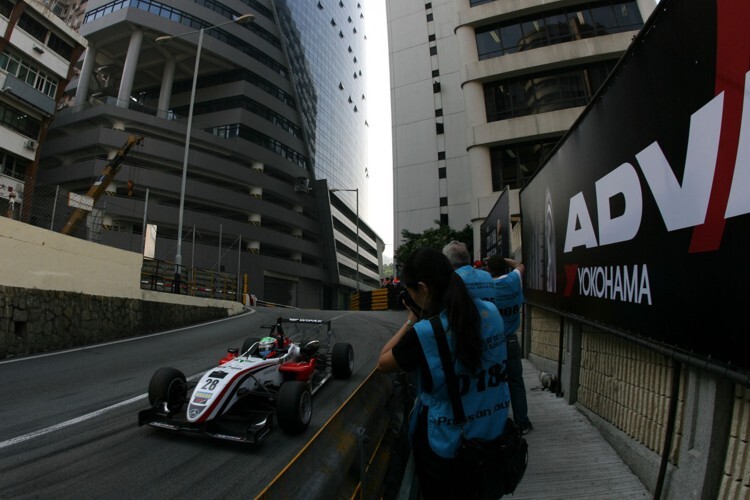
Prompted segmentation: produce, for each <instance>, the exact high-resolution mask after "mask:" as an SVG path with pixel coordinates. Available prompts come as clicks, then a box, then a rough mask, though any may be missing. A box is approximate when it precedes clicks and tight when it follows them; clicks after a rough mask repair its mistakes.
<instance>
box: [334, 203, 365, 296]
mask: <svg viewBox="0 0 750 500" xmlns="http://www.w3.org/2000/svg"><path fill="white" fill-rule="evenodd" d="M330 191H331V192H332V193H335V192H336V191H354V193H355V194H356V195H357V260H356V262H357V293H359V188H352V189H340V188H333V189H330Z"/></svg>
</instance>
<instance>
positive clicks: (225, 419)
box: [138, 318, 354, 444]
mask: <svg viewBox="0 0 750 500" xmlns="http://www.w3.org/2000/svg"><path fill="white" fill-rule="evenodd" d="M284 325H287V330H289V331H290V334H291V330H295V333H294V334H293V336H295V337H297V338H298V339H299V340H298V341H297V342H295V341H293V340H292V339H291V338H290V337H289V336H287V332H285V329H284ZM262 328H267V329H269V330H270V332H269V334H268V335H266V336H265V337H263V338H252V337H251V338H247V339H245V341H244V343H243V344H242V348H241V349H237V348H229V349H228V350H227V355H226V356H225V357H224V358H222V359H221V360H220V361H219V364H218V366H216V367H215V368H212V369H210V370H208V371H207V372H206V373H205V374H203V376H202V377H201V378H200V380H198V381H197V382H195V381H188V380H187V379H186V378H185V375H184V374H183V373H182V372H181V371H180V370H177V369H175V368H159V369H158V370H157V371H156V372H155V373H154V375H153V376H152V377H151V382H150V383H149V386H148V399H149V403H150V404H151V408H149V409H147V410H142V411H141V412H139V413H138V425H139V426H141V425H150V426H153V427H158V428H162V429H169V430H173V431H192V432H198V433H201V434H205V435H208V436H212V437H215V438H219V439H227V440H231V441H240V442H247V443H252V444H259V443H261V442H262V441H263V440H264V439H265V438H266V437H268V435H269V434H270V432H271V431H272V430H273V428H274V425H275V424H274V419H275V420H276V422H277V423H278V425H279V427H281V428H282V430H284V431H285V432H287V433H289V434H297V433H301V432H303V431H304V430H305V429H307V427H308V426H309V424H310V420H311V418H312V396H313V394H315V393H316V392H317V391H318V389H320V388H321V387H322V386H323V384H325V383H326V382H327V381H328V380H329V379H330V378H331V377H336V378H349V377H351V375H352V371H353V367H354V350H353V348H352V346H351V344H347V343H334V335H333V332H332V330H331V322H330V321H324V320H316V319H304V318H287V319H282V318H278V319H277V320H276V323H275V324H273V325H268V326H263V327H262ZM321 337H323V339H322V340H321Z"/></svg>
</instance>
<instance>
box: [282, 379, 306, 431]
mask: <svg viewBox="0 0 750 500" xmlns="http://www.w3.org/2000/svg"><path fill="white" fill-rule="evenodd" d="M276 419H277V420H278V422H279V427H281V429H282V430H283V431H284V432H286V433H287V434H299V433H300V432H302V431H304V430H305V429H307V426H308V425H310V420H312V392H311V391H310V387H309V385H308V384H307V382H300V381H297V380H293V381H289V382H284V383H283V384H281V388H280V389H279V400H278V401H277V403H276Z"/></svg>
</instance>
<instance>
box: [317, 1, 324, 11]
mask: <svg viewBox="0 0 750 500" xmlns="http://www.w3.org/2000/svg"><path fill="white" fill-rule="evenodd" d="M318 8H319V9H320V10H323V5H321V3H320V2H318Z"/></svg>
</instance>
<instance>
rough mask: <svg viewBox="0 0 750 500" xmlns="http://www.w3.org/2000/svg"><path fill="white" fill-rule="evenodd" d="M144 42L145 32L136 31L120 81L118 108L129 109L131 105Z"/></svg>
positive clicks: (132, 37) (129, 45) (129, 46)
mask: <svg viewBox="0 0 750 500" xmlns="http://www.w3.org/2000/svg"><path fill="white" fill-rule="evenodd" d="M142 41H143V30H141V29H136V30H134V31H133V34H132V35H130V43H129V44H128V53H127V55H126V56H125V66H124V67H123V69H122V79H121V80H120V91H119V92H118V93H117V106H118V107H121V108H127V107H128V105H129V104H130V95H131V94H132V93H133V80H135V69H136V68H137V67H138V56H139V55H140V52H141V42H142Z"/></svg>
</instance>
